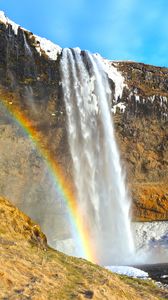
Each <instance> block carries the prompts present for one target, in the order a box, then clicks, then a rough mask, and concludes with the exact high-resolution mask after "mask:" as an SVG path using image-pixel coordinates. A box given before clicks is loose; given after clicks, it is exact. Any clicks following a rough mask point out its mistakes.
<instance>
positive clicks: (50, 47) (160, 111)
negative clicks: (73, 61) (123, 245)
mask: <svg viewBox="0 0 168 300" xmlns="http://www.w3.org/2000/svg"><path fill="white" fill-rule="evenodd" d="M60 59H61V48H60V47H59V46H56V45H54V44H52V43H51V42H49V41H47V40H45V39H41V38H40V37H37V36H35V35H33V34H32V33H31V32H29V31H27V30H24V29H23V28H21V27H19V26H17V25H16V24H14V23H13V22H11V21H10V20H8V19H7V18H6V17H5V16H4V14H3V13H1V14H0V99H1V105H0V143H1V147H0V165H1V173H0V194H1V195H3V196H6V197H9V198H10V199H13V202H14V203H17V205H18V206H19V207H20V208H22V209H24V211H25V212H27V213H28V214H29V215H30V216H32V217H33V218H34V219H35V220H36V221H38V222H39V221H40V222H41V223H42V226H43V229H44V230H45V229H46V228H48V226H47V224H48V222H50V220H47V221H46V215H47V213H48V210H50V214H51V215H53V219H52V217H51V221H53V220H55V212H54V211H53V206H52V205H50V208H48V202H49V201H50V203H51V202H52V203H53V201H54V200H53V199H54V197H55V194H54V193H52V191H53V190H52V186H51V183H50V180H49V179H48V173H47V172H48V171H47V167H46V164H45V162H44V160H43V158H42V157H41V155H40V154H39V151H38V149H36V147H35V146H34V144H33V143H32V141H31V140H30V139H29V137H28V136H27V135H26V134H25V131H24V130H23V128H22V127H21V126H20V125H19V124H18V123H17V122H16V120H15V118H14V117H13V116H12V114H10V113H9V111H10V112H12V113H14V112H15V111H21V112H22V114H24V116H25V117H26V118H27V119H28V120H29V121H30V122H31V126H32V127H33V128H34V129H35V130H36V132H37V134H39V136H40V137H41V147H44V148H45V149H49V150H48V151H49V152H50V155H51V156H52V157H53V158H54V159H56V160H57V162H58V163H59V165H60V166H61V168H62V169H63V171H64V174H65V177H66V178H67V181H68V180H69V179H70V180H71V181H72V174H71V158H70V153H69V148H68V142H67V134H66V114H65V107H64V102H63V98H62V91H61V78H60V71H59V62H60ZM102 60H103V61H104V63H105V71H106V73H107V75H108V77H109V81H110V84H111V88H112V90H113V96H112V99H111V111H112V114H113V116H114V122H115V127H116V137H117V140H118V143H119V145H120V149H121V156H122V160H123V164H124V165H125V166H126V173H127V181H128V184H129V188H130V192H131V194H132V198H133V216H134V219H136V220H156V219H157V220H163V219H168V183H167V182H168V126H167V125H168V69H167V68H159V67H154V66H149V65H144V64H140V63H135V62H110V61H107V60H104V59H102ZM14 114H15V113H14ZM48 191H50V192H49V194H48ZM32 203H33V206H32ZM31 207H33V209H31ZM57 209H58V210H60V213H61V208H60V204H59V203H58V207H57ZM39 210H40V212H41V215H42V216H43V221H41V220H39V219H38V213H37V212H39ZM46 222H47V224H46ZM54 222H56V221H54ZM65 223H66V222H65ZM46 231H47V229H46Z"/></svg>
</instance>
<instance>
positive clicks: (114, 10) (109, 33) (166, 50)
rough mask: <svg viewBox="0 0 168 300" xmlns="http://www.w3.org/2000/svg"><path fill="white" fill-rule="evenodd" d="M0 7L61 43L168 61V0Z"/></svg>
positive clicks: (24, 0) (27, 0)
mask: <svg viewBox="0 0 168 300" xmlns="http://www.w3.org/2000/svg"><path fill="white" fill-rule="evenodd" d="M0 10H3V11H4V12H5V13H6V15H7V16H8V17H9V18H10V19H12V20H13V21H15V22H16V23H18V24H20V25H21V26H22V27H25V28H26V29H29V30H30V31H32V32H33V33H35V34H38V35H40V36H42V37H46V38H48V39H50V40H52V41H53V42H55V43H56V44H59V45H60V46H61V47H80V48H82V49H87V50H90V51H91V52H99V53H100V54H101V55H102V56H104V57H106V58H108V59H112V60H134V61H140V62H144V63H149V64H154V65H160V66H167V67H168V0H59V1H57V0H48V1H47V0H15V1H14V0H0Z"/></svg>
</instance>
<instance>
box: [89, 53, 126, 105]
mask: <svg viewBox="0 0 168 300" xmlns="http://www.w3.org/2000/svg"><path fill="white" fill-rule="evenodd" d="M94 55H95V56H96V57H99V59H100V60H101V61H102V62H103V65H104V71H105V72H106V73H107V75H108V77H109V78H110V79H112V81H113V82H114V83H115V94H114V96H115V101H116V102H117V101H118V98H121V97H122V94H123V89H124V87H125V86H126V84H125V83H124V81H125V79H124V77H123V76H122V74H121V73H120V72H119V71H118V70H117V68H116V67H114V65H112V62H110V61H109V60H107V59H105V58H103V57H101V56H100V55H99V54H97V53H96V54H94Z"/></svg>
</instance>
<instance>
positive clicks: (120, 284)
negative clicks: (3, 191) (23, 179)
mask: <svg viewBox="0 0 168 300" xmlns="http://www.w3.org/2000/svg"><path fill="white" fill-rule="evenodd" d="M0 216H1V222H0V233H1V235H0V251H1V256H0V263H1V269H0V299H13V300H15V299H16V300H17V299H20V300H25V299H27V300H28V299H32V300H39V299H40V300H47V299H50V300H52V299H55V300H56V299H57V300H60V299H64V300H66V299H95V300H96V299H97V300H98V299H101V300H102V299H138V300H140V299H151V300H155V299H166V298H167V296H166V295H167V292H166V291H164V290H160V289H159V288H157V287H156V285H154V284H153V283H152V282H148V281H147V282H145V281H144V280H138V279H137V280H136V279H131V278H128V277H126V276H119V275H115V274H112V273H111V272H109V271H107V270H105V269H103V268H101V267H99V266H96V265H94V264H91V263H89V262H87V261H85V260H82V259H77V258H73V257H68V256H66V255H64V254H62V253H59V252H58V251H54V250H53V249H51V248H49V247H48V246H47V244H46V238H45V235H44V234H43V233H42V232H41V230H40V227H39V226H38V225H36V224H35V223H33V222H32V221H31V219H30V218H29V217H27V216H26V215H24V214H23V213H21V212H20V211H19V210H18V209H17V208H16V207H14V206H12V205H11V204H10V203H9V202H8V201H7V200H5V199H3V198H0Z"/></svg>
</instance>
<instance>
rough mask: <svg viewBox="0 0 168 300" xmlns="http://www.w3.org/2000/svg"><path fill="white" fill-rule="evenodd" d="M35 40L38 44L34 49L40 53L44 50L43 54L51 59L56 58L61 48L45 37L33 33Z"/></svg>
mask: <svg viewBox="0 0 168 300" xmlns="http://www.w3.org/2000/svg"><path fill="white" fill-rule="evenodd" d="M34 37H35V40H36V42H37V43H38V45H37V46H36V50H37V51H38V52H39V54H40V55H41V54H42V52H43V51H44V52H45V54H46V55H47V56H48V57H49V58H50V59H51V60H57V57H58V55H59V54H60V53H61V50H62V48H61V47H60V46H58V45H56V44H54V43H52V42H51V41H49V40H47V39H46V38H41V37H39V36H38V35H34Z"/></svg>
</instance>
